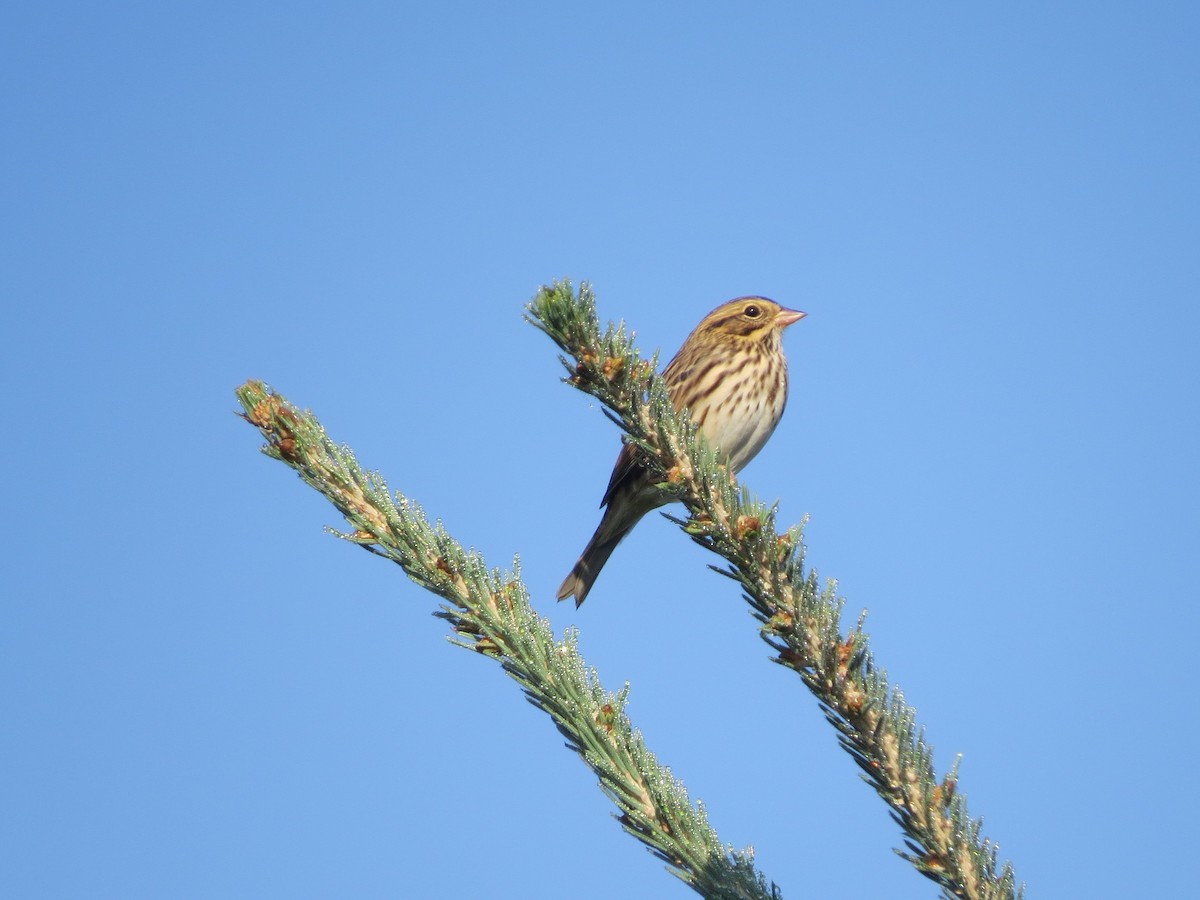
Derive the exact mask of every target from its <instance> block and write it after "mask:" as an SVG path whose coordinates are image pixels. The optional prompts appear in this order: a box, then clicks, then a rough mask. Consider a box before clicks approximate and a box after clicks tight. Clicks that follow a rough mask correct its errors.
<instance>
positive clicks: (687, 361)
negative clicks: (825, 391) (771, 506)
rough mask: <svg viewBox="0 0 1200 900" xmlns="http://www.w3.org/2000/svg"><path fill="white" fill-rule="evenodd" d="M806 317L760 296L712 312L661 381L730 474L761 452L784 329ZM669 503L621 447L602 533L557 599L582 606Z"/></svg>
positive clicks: (774, 404) (637, 458)
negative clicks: (604, 571)
mask: <svg viewBox="0 0 1200 900" xmlns="http://www.w3.org/2000/svg"><path fill="white" fill-rule="evenodd" d="M803 316H804V313H802V312H797V311H796V310H794V309H786V308H784V307H782V306H780V305H779V304H778V303H775V302H774V301H772V300H768V299H767V298H766V297H739V298H738V299H736V300H730V301H729V302H728V303H726V304H725V305H723V306H718V307H717V308H716V309H714V310H713V311H712V312H710V313H709V314H708V315H707V316H705V317H704V321H702V322H701V323H700V324H699V325H697V326H696V330H695V331H693V332H692V333H691V334H690V335H688V339H687V340H686V341H684V342H683V346H682V347H681V348H680V349H679V352H678V353H677V354H675V358H674V359H673V360H671V362H670V363H668V364H667V368H666V369H665V370H664V372H663V378H665V379H666V382H667V393H668V394H669V395H670V397H671V403H672V404H673V405H674V406H675V409H676V410H677V411H678V410H682V409H685V408H686V409H687V410H689V411H690V413H691V416H692V420H693V421H694V422H695V423H696V424H697V425H698V426H699V427H700V431H701V433H702V434H703V435H704V437H705V439H706V440H707V441H708V442H709V444H711V445H713V446H714V447H716V448H717V450H718V451H719V453H720V455H721V457H722V459H723V460H724V462H725V465H726V466H728V467H729V470H730V471H731V472H737V471H738V470H739V469H741V468H742V466H744V465H746V463H748V462H750V460H751V459H753V458H754V456H755V454H757V453H758V451H759V450H761V449H762V448H763V444H765V443H766V442H767V438H769V437H770V436H771V432H773V431H774V430H775V426H776V425H778V424H779V418H780V416H782V415H783V407H784V406H785V405H786V404H787V359H786V358H785V357H784V355H783V341H782V338H783V329H785V328H786V327H787V326H789V325H791V324H792V323H793V322H797V321H799V320H800V319H801V318H803ZM667 502H669V497H664V494H663V492H662V491H661V490H659V489H658V488H657V487H656V486H655V479H654V477H653V476H652V475H651V474H650V473H649V472H648V470H647V468H646V464H645V460H644V458H643V457H642V455H641V453H640V451H639V450H638V449H637V448H636V447H634V445H632V444H626V445H625V446H624V447H622V448H621V455H620V456H618V457H617V464H616V466H614V467H613V471H612V477H611V478H610V479H609V481H608V490H606V491H605V492H604V499H603V500H601V501H600V505H601V506H603V507H605V510H604V516H603V518H601V520H600V527H599V528H597V529H596V533H595V534H593V535H592V539H591V540H590V541H588V545H587V547H586V548H584V551H583V555H582V556H580V557H579V561H578V562H577V563H575V567H574V568H573V569H571V574H570V575H568V576H567V577H566V580H565V581H563V583H562V587H560V588H559V589H558V599H559V600H566V599H567V598H568V597H571V596H574V598H575V605H576V606H579V605H580V604H581V603H583V600H584V598H585V597H586V596H587V595H588V591H590V590H591V589H592V584H593V583H595V581H596V576H597V575H598V574H600V569H601V568H602V567H603V566H604V563H605V562H607V561H608V558H609V556H611V555H612V552H613V550H615V549H616V546H617V544H619V543H620V542H621V539H622V538H624V537H625V535H627V534H629V532H630V531H632V530H633V526H634V525H636V524H637V523H638V521H639V520H640V519H641V518H642V516H644V515H645V514H646V513H648V512H650V510H652V509H655V508H656V507H659V506H662V505H663V504H664V503H667Z"/></svg>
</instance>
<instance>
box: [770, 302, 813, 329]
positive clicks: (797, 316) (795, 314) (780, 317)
mask: <svg viewBox="0 0 1200 900" xmlns="http://www.w3.org/2000/svg"><path fill="white" fill-rule="evenodd" d="M807 315H808V313H803V312H800V310H798V309H788V308H787V307H786V306H785V307H782V308H780V310H779V312H778V313H777V314H776V316H775V324H776V325H778V326H779V327H780V328H787V327H788V326H789V325H791V324H792V323H793V322H799V321H800V320H801V319H803V318H804V317H805V316H807Z"/></svg>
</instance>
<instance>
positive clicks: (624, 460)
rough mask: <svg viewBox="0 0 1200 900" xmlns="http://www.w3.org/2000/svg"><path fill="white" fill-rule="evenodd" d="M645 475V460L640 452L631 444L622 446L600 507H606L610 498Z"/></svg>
mask: <svg viewBox="0 0 1200 900" xmlns="http://www.w3.org/2000/svg"><path fill="white" fill-rule="evenodd" d="M645 473H646V460H645V456H644V455H643V454H642V452H641V451H640V450H638V448H637V447H635V446H634V445H633V444H624V445H622V447H621V453H620V455H619V456H618V457H617V464H616V465H615V466H613V470H612V476H611V477H610V478H609V479H608V487H607V488H605V489H604V499H602V500H601V501H600V505H601V506H608V504H609V503H610V502H611V501H612V498H613V497H614V496H616V495H617V493H619V492H620V491H621V490H623V489H624V488H625V487H626V486H632V485H633V484H635V483H636V482H638V481H640V480H641V479H643V478H645V477H646V476H645Z"/></svg>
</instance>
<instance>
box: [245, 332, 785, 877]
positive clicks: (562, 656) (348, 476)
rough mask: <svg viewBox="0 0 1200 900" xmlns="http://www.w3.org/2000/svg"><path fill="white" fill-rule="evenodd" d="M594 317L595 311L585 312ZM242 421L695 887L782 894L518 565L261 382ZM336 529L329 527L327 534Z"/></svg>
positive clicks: (250, 388)
mask: <svg viewBox="0 0 1200 900" xmlns="http://www.w3.org/2000/svg"><path fill="white" fill-rule="evenodd" d="M593 318H594V317H593ZM237 396H238V400H239V401H240V402H241V405H242V408H243V410H244V412H243V413H242V415H243V418H245V419H246V421H247V422H249V423H250V424H252V425H254V426H256V427H257V428H258V429H259V431H260V432H261V433H262V435H263V437H264V438H265V439H266V441H267V443H266V445H265V446H264V447H263V448H262V449H263V452H264V453H265V454H266V455H267V456H270V457H271V458H272V459H277V460H279V461H281V462H283V463H286V464H287V465H289V466H291V467H292V468H293V469H295V470H296V472H297V473H298V474H299V475H300V477H301V478H302V479H303V480H304V481H305V482H306V483H307V484H308V485H310V486H311V487H313V488H315V489H316V490H317V491H319V492H320V493H321V494H323V495H324V496H325V497H326V498H327V499H328V500H329V501H330V502H331V503H332V504H333V505H334V506H335V507H337V509H338V511H339V512H340V513H341V514H342V515H343V516H345V518H346V520H347V521H348V522H349V523H350V527H351V529H352V530H351V531H350V532H349V533H345V534H341V533H338V536H339V537H341V538H344V539H345V540H348V541H350V542H352V543H355V544H358V545H359V546H361V547H363V548H364V549H366V550H368V551H370V552H371V553H374V554H376V555H378V556H382V557H385V558H386V559H390V560H391V561H392V562H395V563H397V564H398V565H399V566H400V567H401V568H402V569H404V571H405V572H406V573H407V574H408V576H409V577H410V578H411V579H412V580H413V581H415V582H416V583H417V584H419V585H421V586H422V587H424V588H426V589H427V590H430V591H432V592H433V593H434V594H436V595H437V596H439V597H440V598H442V603H441V607H440V609H439V611H438V612H437V613H435V615H438V616H440V617H441V618H443V619H445V620H446V621H448V622H449V623H450V626H451V628H452V630H453V636H452V638H451V640H452V641H453V643H455V644H457V645H458V646H460V647H465V648H467V649H469V650H474V651H476V652H478V653H481V654H483V655H485V656H489V657H491V658H493V659H495V660H497V661H498V662H499V663H500V664H501V667H502V668H503V669H504V671H505V672H507V673H508V674H509V675H510V676H511V677H512V678H513V679H514V680H515V681H516V682H517V683H518V684H519V685H520V686H521V688H522V689H523V690H524V692H525V695H526V697H527V698H528V700H529V701H530V702H531V703H532V704H533V705H534V706H536V707H537V708H538V709H541V710H542V711H544V712H545V713H546V714H547V715H549V716H550V718H551V719H552V720H553V722H554V724H555V725H556V726H557V727H558V730H559V731H560V732H561V733H562V734H563V736H564V737H566V739H567V746H568V747H569V748H570V749H572V750H574V751H575V752H577V753H578V754H579V755H580V757H582V759H583V760H584V762H585V763H586V764H587V765H588V766H589V767H590V768H591V770H592V771H593V772H595V773H596V775H597V776H598V777H599V779H600V788H601V790H602V791H604V793H605V794H606V795H608V797H609V798H610V799H611V800H612V801H613V803H614V804H616V806H617V809H618V810H619V815H618V816H617V819H618V821H619V822H620V823H621V826H622V827H623V828H624V829H625V830H626V831H627V832H629V833H630V834H632V835H633V836H634V837H636V838H637V839H638V840H640V841H641V842H642V843H644V844H645V845H646V846H647V847H648V848H649V849H650V850H651V851H652V852H653V853H654V854H655V855H656V856H658V857H659V858H660V859H662V860H664V861H665V862H666V863H667V867H668V871H670V872H672V873H673V874H675V875H676V876H678V877H679V878H680V879H682V880H683V881H684V882H685V883H686V884H688V885H690V886H691V887H692V888H693V889H694V890H695V891H696V892H697V893H699V894H701V895H703V896H705V897H713V898H722V900H726V898H728V900H769V898H773V897H778V896H779V894H778V892H777V891H776V890H775V889H774V887H773V886H769V885H768V884H767V882H766V880H765V879H764V878H763V876H762V875H761V874H759V873H758V871H757V870H756V869H755V867H754V863H753V858H752V857H753V853H752V851H734V850H733V849H732V848H730V847H727V846H725V845H723V844H722V843H721V842H720V840H719V839H718V837H717V835H716V832H715V831H713V829H712V828H711V827H710V826H709V824H708V821H707V817H706V816H705V813H704V808H703V806H701V805H698V804H697V805H693V804H692V803H691V801H690V800H689V799H688V795H687V791H686V790H685V788H684V787H683V785H682V784H680V783H679V782H678V781H676V780H675V778H674V777H673V776H672V775H671V773H670V771H669V770H668V769H667V768H665V767H663V766H661V765H660V764H659V763H658V761H657V760H656V759H655V757H654V754H653V753H651V752H650V751H649V750H648V749H647V748H646V745H645V743H644V741H643V739H642V736H641V733H640V732H638V731H636V730H634V728H633V726H632V724H631V723H630V721H629V718H628V716H627V715H626V714H625V699H626V694H627V690H622V691H620V692H617V693H610V692H606V691H605V690H604V689H603V688H602V687H601V685H600V681H599V677H598V676H597V674H596V672H595V670H593V669H589V668H587V666H586V665H585V663H584V661H583V658H582V657H581V656H580V654H579V649H578V646H577V634H576V633H575V632H573V631H571V632H568V633H567V634H566V636H565V637H564V638H563V639H562V640H560V641H559V640H555V639H554V635H553V633H552V631H551V629H550V623H549V620H547V619H545V618H541V617H539V616H538V615H537V614H536V613H535V612H534V611H533V609H532V608H531V607H530V605H529V594H528V591H527V590H526V588H525V585H524V584H523V583H522V582H521V580H520V575H519V572H518V571H516V567H515V566H514V571H513V573H512V574H503V573H501V572H500V570H498V569H490V570H489V569H488V568H487V566H486V564H485V562H484V560H483V557H482V556H481V555H480V554H479V553H478V552H476V551H474V550H470V551H468V550H465V549H464V548H463V547H462V545H461V544H459V543H458V542H457V541H455V540H454V539H453V538H452V537H451V536H450V535H449V534H448V533H447V532H446V530H445V529H444V528H443V527H442V526H441V524H440V523H438V524H436V525H430V523H429V521H428V519H426V518H425V515H424V513H422V511H421V509H420V508H419V507H418V506H417V505H416V504H414V503H413V502H411V501H410V500H408V499H407V498H405V497H404V496H402V495H400V494H399V493H397V494H396V495H395V498H394V499H393V496H392V494H391V493H390V492H389V490H388V487H387V485H386V484H385V483H384V480H383V478H382V477H380V476H379V475H378V474H376V473H372V472H364V471H363V470H362V469H361V468H360V467H359V465H358V462H357V460H356V459H355V458H354V455H353V453H352V452H351V451H350V449H349V448H347V447H344V446H339V445H337V444H335V443H334V442H333V441H332V440H330V438H329V437H328V435H326V433H325V431H324V429H323V428H322V427H321V425H320V423H319V422H318V421H317V420H316V418H315V417H314V416H313V415H312V414H311V413H309V412H301V411H300V410H298V409H296V408H295V407H293V406H292V405H291V404H289V403H288V402H287V401H286V400H285V399H284V398H283V397H281V396H280V395H279V394H277V393H274V392H273V391H271V390H270V389H269V388H267V387H266V386H265V385H264V384H263V383H262V382H257V381H249V382H247V383H246V384H244V385H243V386H241V387H240V388H238V390H237ZM335 533H336V532H335Z"/></svg>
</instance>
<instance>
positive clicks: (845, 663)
mask: <svg viewBox="0 0 1200 900" xmlns="http://www.w3.org/2000/svg"><path fill="white" fill-rule="evenodd" d="M527 318H528V320H529V321H530V322H531V323H532V324H533V325H535V326H536V327H538V328H539V329H541V330H542V331H544V332H545V333H546V334H547V335H548V336H549V337H550V338H551V339H552V340H553V341H554V342H555V343H556V344H557V345H558V346H559V348H560V349H562V350H563V352H564V353H565V354H566V356H563V357H560V360H561V361H562V363H563V365H564V367H565V368H566V370H567V377H566V378H565V379H564V380H565V381H566V382H567V383H569V384H571V385H573V386H574V387H576V388H578V389H579V390H581V391H584V392H585V393H588V394H590V395H592V396H593V397H595V398H596V399H597V400H599V401H600V402H601V403H602V404H603V405H604V406H605V407H606V410H605V411H606V414H607V415H608V416H609V418H611V419H613V421H615V422H616V423H617V424H618V425H619V426H620V427H621V428H622V429H624V431H625V432H626V434H627V436H628V440H630V441H632V442H634V443H636V444H637V445H638V446H640V447H641V448H643V449H644V450H645V451H646V455H647V457H648V460H649V462H650V465H651V466H652V468H654V469H656V470H657V472H658V473H659V475H660V476H661V483H662V486H663V487H664V488H669V489H671V490H672V491H673V492H674V493H675V495H676V497H677V498H678V500H680V501H681V502H682V503H683V504H684V506H685V507H686V508H687V512H688V515H687V517H686V518H685V519H678V518H673V517H670V516H668V518H672V521H674V522H675V523H676V524H678V525H679V526H680V527H681V528H682V529H683V530H684V531H685V532H686V533H687V534H688V535H690V536H691V538H692V539H693V540H694V541H696V542H697V543H699V544H701V545H702V546H704V547H707V548H708V549H709V550H712V551H713V552H714V553H716V554H717V555H718V556H720V557H721V558H722V559H723V560H724V561H725V563H726V565H724V566H722V567H716V566H714V567H713V568H714V569H716V571H718V572H720V573H721V574H723V575H726V576H728V577H729V578H732V579H733V580H734V581H736V582H738V584H739V585H741V588H742V590H743V592H744V594H743V596H744V599H745V600H746V602H747V603H749V604H750V607H751V610H752V611H753V614H754V616H755V618H756V619H757V620H758V621H759V622H760V623H761V629H760V634H761V636H762V638H763V640H764V641H766V643H767V644H768V646H770V647H771V649H772V651H773V654H774V655H773V656H772V659H773V661H774V662H776V663H778V664H780V665H782V666H786V667H787V668H789V669H791V670H793V671H794V672H796V673H797V674H798V675H799V676H800V678H801V679H802V680H803V682H804V684H805V686H806V687H808V689H809V690H810V691H811V692H812V693H813V694H814V695H815V696H816V698H817V701H818V702H819V703H820V705H821V709H822V711H823V712H824V713H825V717H826V719H828V721H829V722H830V724H832V725H833V727H834V728H835V729H836V730H837V732H838V740H839V742H840V743H841V745H842V746H843V747H844V748H845V750H846V752H847V753H849V754H850V756H851V757H852V758H853V759H854V761H855V762H856V763H857V764H858V765H859V767H861V768H862V770H863V778H864V779H865V780H866V781H867V783H868V784H870V785H871V786H872V787H873V788H874V789H875V791H876V792H877V793H878V794H879V796H880V797H881V798H883V800H884V802H885V803H886V804H887V805H888V810H889V812H890V814H891V816H892V818H893V819H895V820H896V822H897V823H898V824H899V825H900V827H901V828H902V829H903V832H904V835H905V841H904V842H905V845H906V846H907V851H902V850H897V851H896V852H897V853H898V854H899V855H900V856H902V857H903V858H904V859H906V860H908V861H909V862H910V863H911V864H912V865H913V866H915V867H916V869H917V870H918V871H919V872H921V873H922V874H924V875H926V876H927V877H929V878H930V879H932V880H933V881H935V882H937V883H938V884H939V885H940V886H941V888H942V891H943V895H944V896H945V897H955V898H971V900H976V898H978V900H999V898H1006V900H1007V898H1015V897H1020V896H1022V895H1023V888H1019V887H1017V885H1016V882H1015V875H1014V872H1013V868H1012V865H1011V863H1008V862H1005V863H1004V864H1003V865H1002V866H1000V865H998V862H997V848H996V844H995V843H994V842H992V841H990V840H988V839H986V838H981V837H980V831H981V824H982V823H981V821H979V820H973V819H972V818H971V817H970V815H969V813H968V811H967V803H966V798H965V795H963V794H962V793H960V792H959V791H958V789H957V786H958V762H957V761H956V762H955V763H954V765H953V766H952V767H951V769H950V771H949V772H948V773H947V775H946V776H945V777H944V778H943V779H942V780H940V781H939V780H938V778H937V776H936V773H935V770H934V766H933V749H932V748H931V747H930V746H929V745H928V744H927V743H926V741H925V734H924V729H922V728H919V727H918V726H917V724H916V711H915V710H914V709H913V708H912V707H911V706H909V705H908V703H907V702H906V701H905V699H904V695H903V694H902V693H901V692H900V689H899V688H897V687H895V686H890V685H889V684H888V680H887V676H886V674H885V673H884V671H883V670H882V669H881V668H880V667H879V666H878V665H877V664H876V662H875V659H874V657H873V655H872V653H871V650H870V647H869V644H868V639H867V635H866V632H865V631H864V630H863V624H864V623H863V620H862V619H860V620H859V621H858V623H857V625H856V626H855V627H854V628H853V629H852V630H850V631H848V632H845V633H843V631H842V628H841V614H842V604H843V601H842V599H841V598H840V597H838V596H837V595H836V585H835V584H833V583H827V584H826V585H825V586H824V587H821V586H819V585H818V583H817V575H816V572H815V571H813V570H811V569H809V570H808V571H807V572H806V571H805V568H804V543H803V530H802V525H796V526H793V527H791V528H789V529H787V530H785V531H784V532H782V533H780V532H778V531H777V530H776V522H775V509H774V508H773V507H772V508H768V507H766V506H764V505H763V504H762V503H761V502H759V501H758V500H757V499H756V498H754V497H752V496H751V495H750V493H749V492H748V491H747V490H746V489H745V488H742V487H740V486H739V485H738V484H737V483H736V482H735V481H734V480H733V479H732V478H731V477H730V476H729V474H728V473H727V472H726V471H725V469H723V468H722V467H721V466H720V465H719V464H718V462H717V459H716V456H715V454H714V453H713V451H712V449H711V448H709V447H708V446H707V445H706V444H705V442H704V441H703V440H702V439H701V438H700V437H699V435H698V433H697V431H696V428H695V427H694V425H693V424H692V423H690V422H689V421H688V419H687V416H686V413H685V414H684V415H677V414H676V413H675V410H674V408H673V407H672V405H671V403H670V400H669V398H668V396H667V392H666V386H665V384H664V383H663V381H662V379H661V378H660V377H659V376H658V374H657V373H656V369H657V366H656V363H655V361H654V360H651V361H649V362H648V361H644V360H642V359H641V358H640V356H639V355H638V352H637V349H636V348H635V347H634V346H633V343H632V340H631V339H630V336H629V335H628V334H627V333H626V330H625V327H624V325H623V324H621V325H618V326H613V325H611V324H610V325H609V326H608V328H607V329H606V330H604V331H603V332H602V331H601V330H600V325H599V321H598V319H597V316H596V306H595V300H594V298H593V296H592V293H591V290H590V289H589V287H588V286H587V285H586V284H584V285H581V287H580V290H579V292H578V294H576V293H575V292H574V291H573V289H572V287H571V285H570V283H569V282H558V283H556V284H554V285H552V286H549V287H543V288H542V289H541V291H539V292H538V294H537V296H536V297H534V299H533V300H532V301H531V302H530V304H529V306H528V307H527Z"/></svg>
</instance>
